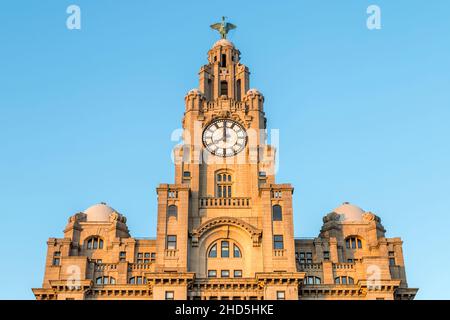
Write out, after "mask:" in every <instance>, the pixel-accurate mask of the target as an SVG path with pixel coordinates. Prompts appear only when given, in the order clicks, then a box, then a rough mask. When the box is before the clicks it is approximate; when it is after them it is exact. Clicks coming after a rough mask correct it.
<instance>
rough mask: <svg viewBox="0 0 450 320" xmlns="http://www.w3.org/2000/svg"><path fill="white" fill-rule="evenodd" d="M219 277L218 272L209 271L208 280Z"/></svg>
mask: <svg viewBox="0 0 450 320" xmlns="http://www.w3.org/2000/svg"><path fill="white" fill-rule="evenodd" d="M215 277H217V271H216V270H208V278H215Z"/></svg>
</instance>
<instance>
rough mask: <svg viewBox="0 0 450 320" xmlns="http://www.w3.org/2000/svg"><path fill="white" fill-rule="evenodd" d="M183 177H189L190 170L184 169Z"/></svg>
mask: <svg viewBox="0 0 450 320" xmlns="http://www.w3.org/2000/svg"><path fill="white" fill-rule="evenodd" d="M183 177H184V178H190V177H191V172H190V171H184V172H183Z"/></svg>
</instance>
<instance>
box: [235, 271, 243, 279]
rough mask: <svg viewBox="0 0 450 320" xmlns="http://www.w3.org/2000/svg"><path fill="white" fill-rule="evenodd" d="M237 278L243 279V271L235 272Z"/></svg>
mask: <svg viewBox="0 0 450 320" xmlns="http://www.w3.org/2000/svg"><path fill="white" fill-rule="evenodd" d="M234 277H235V278H242V270H234Z"/></svg>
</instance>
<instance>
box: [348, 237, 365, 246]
mask: <svg viewBox="0 0 450 320" xmlns="http://www.w3.org/2000/svg"><path fill="white" fill-rule="evenodd" d="M345 247H346V248H347V249H362V241H361V239H360V238H358V237H354V236H352V237H347V238H346V239H345Z"/></svg>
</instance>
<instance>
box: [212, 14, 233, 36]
mask: <svg viewBox="0 0 450 320" xmlns="http://www.w3.org/2000/svg"><path fill="white" fill-rule="evenodd" d="M225 18H226V17H222V22H217V23H214V24H212V25H211V29H215V30H217V31H218V32H219V33H220V36H221V37H222V39H226V38H227V34H228V31H230V30H232V29H236V26H235V25H234V24H232V23H229V22H225Z"/></svg>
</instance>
